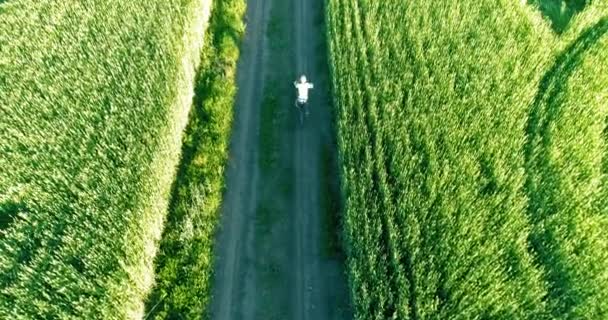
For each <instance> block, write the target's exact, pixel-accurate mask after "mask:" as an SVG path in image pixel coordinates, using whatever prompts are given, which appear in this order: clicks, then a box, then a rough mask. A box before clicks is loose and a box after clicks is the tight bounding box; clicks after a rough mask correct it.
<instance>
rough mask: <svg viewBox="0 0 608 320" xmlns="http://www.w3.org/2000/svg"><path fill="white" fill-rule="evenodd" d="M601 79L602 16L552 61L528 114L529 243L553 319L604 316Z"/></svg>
mask: <svg viewBox="0 0 608 320" xmlns="http://www.w3.org/2000/svg"><path fill="white" fill-rule="evenodd" d="M607 72H608V16H606V17H605V18H603V19H599V20H598V21H597V22H596V23H595V24H592V25H590V26H588V27H587V28H586V29H585V30H584V31H583V32H582V33H580V34H579V36H578V38H577V39H576V40H575V41H573V42H572V43H570V45H569V46H568V47H567V48H566V49H564V50H563V51H562V52H561V53H560V54H559V55H558V56H557V58H556V61H555V62H554V65H553V66H552V67H551V68H550V69H549V70H548V71H547V73H546V74H545V76H544V78H543V80H542V82H541V85H540V87H539V91H538V93H537V96H536V99H535V101H534V103H533V105H532V110H531V114H530V119H529V127H528V139H529V140H528V141H529V142H528V146H527V154H526V156H527V165H526V171H527V174H528V176H527V192H528V197H529V200H530V201H529V209H528V210H529V214H530V219H531V221H532V224H533V229H532V232H531V236H530V242H531V245H532V248H533V250H534V252H535V253H536V255H537V259H538V262H539V264H540V265H542V266H544V268H545V270H546V275H545V277H546V280H547V283H548V284H549V299H548V301H549V302H550V308H551V313H552V316H553V318H559V319H604V318H605V317H606V316H608V302H607V301H608V288H606V283H608V239H607V238H606V236H605V230H607V229H608V215H607V214H608V207H607V206H606V203H605V202H604V201H605V200H604V199H605V198H606V193H605V191H602V188H605V187H606V186H603V187H602V180H603V179H605V174H606V173H605V172H602V161H605V160H606V159H605V152H606V140H605V137H604V131H605V129H606V119H607V117H608V105H607V104H606V101H608V99H607V98H608V86H607V84H608V73H607Z"/></svg>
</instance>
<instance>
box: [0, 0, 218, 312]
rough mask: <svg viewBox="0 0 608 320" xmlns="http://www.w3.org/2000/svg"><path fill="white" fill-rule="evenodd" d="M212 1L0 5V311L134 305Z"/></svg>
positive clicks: (138, 303) (146, 282) (148, 280)
mask: <svg viewBox="0 0 608 320" xmlns="http://www.w3.org/2000/svg"><path fill="white" fill-rule="evenodd" d="M209 7H210V3H209V1H206V0H184V1H177V2H175V1H173V2H163V1H152V2H128V1H127V2H125V1H114V0H110V1H76V0H70V1H60V2H54V1H30V0H23V1H8V2H5V3H3V4H2V5H1V6H0V154H1V155H2V156H1V157H0V167H1V168H2V170H1V171H0V217H1V219H0V318H2V319H34V318H37V319H60V318H61V319H67V318H84V319H94V318H96V319H125V318H141V317H142V316H143V312H144V308H143V300H144V298H145V297H146V295H147V293H148V291H149V290H150V287H151V285H152V283H153V277H154V268H153V258H154V256H155V254H156V251H157V249H156V247H157V242H158V240H160V235H161V231H162V225H163V220H164V217H165V214H166V209H167V206H168V200H169V193H170V186H171V184H172V181H173V179H174V176H175V172H176V166H177V162H178V158H179V153H180V146H181V137H182V131H183V128H184V127H185V125H186V122H187V116H188V112H189V110H190V107H191V105H192V95H193V92H194V90H193V83H194V75H195V69H196V67H197V65H198V61H199V58H200V50H201V47H202V42H203V36H204V27H205V24H206V19H207V16H208V13H209Z"/></svg>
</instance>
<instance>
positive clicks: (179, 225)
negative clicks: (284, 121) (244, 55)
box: [146, 0, 245, 319]
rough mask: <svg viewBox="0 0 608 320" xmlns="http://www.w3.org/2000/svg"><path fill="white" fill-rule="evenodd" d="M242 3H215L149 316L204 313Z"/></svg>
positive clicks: (183, 316)
mask: <svg viewBox="0 0 608 320" xmlns="http://www.w3.org/2000/svg"><path fill="white" fill-rule="evenodd" d="M244 9H245V4H244V2H243V1H242V0H216V1H214V4H213V10H212V17H211V21H210V25H209V28H208V29H207V35H206V39H207V45H206V46H205V47H204V50H203V57H202V60H203V64H202V66H201V68H200V73H199V76H198V80H197V87H196V95H195V98H194V106H193V108H194V109H193V111H192V113H191V114H190V122H189V125H188V128H187V130H186V136H185V137H184V141H183V142H184V143H183V159H182V162H181V166H180V170H179V174H178V177H177V180H176V182H175V185H174V188H173V195H172V200H171V206H170V212H169V216H168V218H167V222H166V227H165V231H164V234H163V238H162V241H161V247H160V248H161V249H160V254H159V256H158V257H157V259H156V274H157V275H156V286H155V288H154V291H153V293H152V294H151V295H150V296H149V298H148V301H147V316H146V318H147V319H165V318H170V319H194V318H199V317H200V316H201V315H206V307H207V305H208V303H209V299H210V277H211V273H212V268H213V265H212V260H211V258H212V247H213V240H214V237H213V235H214V232H215V227H216V225H217V222H218V219H219V216H218V213H219V204H220V201H221V194H222V188H223V178H224V167H225V164H226V161H227V146H228V138H229V133H230V128H231V123H232V111H233V102H234V95H235V91H236V87H235V81H236V79H235V72H236V63H237V59H238V56H239V49H238V47H239V43H240V38H241V35H242V32H243V24H242V21H241V18H242V15H243V14H244Z"/></svg>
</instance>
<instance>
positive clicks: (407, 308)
mask: <svg viewBox="0 0 608 320" xmlns="http://www.w3.org/2000/svg"><path fill="white" fill-rule="evenodd" d="M607 5H608V3H607V2H605V1H593V2H588V3H586V4H585V11H582V12H580V13H578V14H576V15H575V14H574V13H572V15H571V16H570V17H569V18H568V23H567V24H566V23H564V24H563V25H561V26H560V28H561V29H560V30H559V34H561V35H558V34H557V33H553V32H551V31H550V30H548V29H547V25H546V24H545V23H544V22H542V21H539V19H537V18H536V17H535V14H533V13H532V12H531V11H530V10H531V7H527V6H524V5H521V4H518V3H517V2H515V1H489V0H488V1H458V2H450V3H447V2H428V1H408V2H403V1H396V0H395V1H383V2H374V1H369V0H330V1H329V5H328V25H329V26H330V30H329V32H328V36H329V41H330V57H331V65H332V76H333V85H334V92H335V93H336V102H337V107H338V110H337V113H338V129H339V133H338V140H339V149H340V155H341V164H342V180H343V181H342V186H343V192H344V197H345V200H346V213H345V229H344V233H345V242H346V244H345V245H346V249H347V255H348V272H349V282H350V285H351V293H352V298H353V299H352V300H353V302H354V306H355V318H357V319H487V318H492V319H604V318H606V316H608V287H606V283H608V240H607V238H606V237H605V230H607V229H608V224H607V222H608V212H607V210H608V201H607V199H608V197H607V195H608V193H607V191H606V190H607V189H606V188H607V184H606V181H607V177H606V162H607V159H606V150H607V148H606V146H607V145H606V143H607V141H606V132H607V129H606V124H607V119H608V114H607V112H608V109H607V108H608V104H607V101H608V78H606V77H608V73H607V72H606V69H607V68H608V61H607V56H608V48H607V47H606V43H607V42H608V40H607V38H608V36H607V35H606V34H607V33H608V15H607V14H606V13H607V12H608V10H607ZM580 9H581V8H578V7H577V9H576V10H577V11H580ZM554 27H555V25H554Z"/></svg>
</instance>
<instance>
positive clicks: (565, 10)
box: [528, 0, 591, 33]
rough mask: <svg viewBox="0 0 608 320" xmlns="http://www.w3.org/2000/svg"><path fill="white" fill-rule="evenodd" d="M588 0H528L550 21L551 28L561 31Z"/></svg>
mask: <svg viewBox="0 0 608 320" xmlns="http://www.w3.org/2000/svg"><path fill="white" fill-rule="evenodd" d="M589 2H591V1H590V0H528V3H530V4H532V5H535V6H537V7H538V9H539V10H540V11H541V12H542V14H543V15H544V16H545V17H547V19H549V21H551V26H552V27H553V30H555V31H556V32H557V33H562V32H563V31H564V30H565V29H566V27H567V26H568V24H569V23H570V21H571V20H572V18H573V17H574V16H575V15H576V14H577V13H579V12H580V11H582V10H583V9H584V8H585V6H586V5H587V4H588V3H589Z"/></svg>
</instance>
